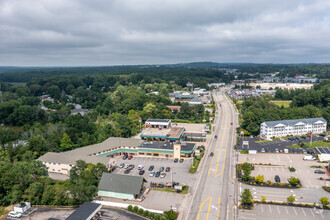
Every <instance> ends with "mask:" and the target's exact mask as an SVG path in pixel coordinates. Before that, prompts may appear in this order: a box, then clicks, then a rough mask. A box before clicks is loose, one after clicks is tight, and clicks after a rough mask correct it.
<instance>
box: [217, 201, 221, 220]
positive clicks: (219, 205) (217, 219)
mask: <svg viewBox="0 0 330 220" xmlns="http://www.w3.org/2000/svg"><path fill="white" fill-rule="evenodd" d="M220 201H221V198H220V197H219V203H218V216H217V220H218V219H219V216H220Z"/></svg>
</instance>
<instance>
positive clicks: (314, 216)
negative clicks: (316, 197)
mask: <svg viewBox="0 0 330 220" xmlns="http://www.w3.org/2000/svg"><path fill="white" fill-rule="evenodd" d="M309 210H310V211H311V213H312V216H313V218H314V217H315V215H314V212H313V209H309Z"/></svg>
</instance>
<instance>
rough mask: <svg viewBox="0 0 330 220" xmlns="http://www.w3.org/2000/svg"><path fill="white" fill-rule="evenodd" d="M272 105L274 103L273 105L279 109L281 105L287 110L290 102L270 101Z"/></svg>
mask: <svg viewBox="0 0 330 220" xmlns="http://www.w3.org/2000/svg"><path fill="white" fill-rule="evenodd" d="M270 102H272V103H274V104H275V105H277V106H279V107H281V106H282V105H283V107H284V108H289V107H290V103H291V102H292V101H290V100H289V101H270Z"/></svg>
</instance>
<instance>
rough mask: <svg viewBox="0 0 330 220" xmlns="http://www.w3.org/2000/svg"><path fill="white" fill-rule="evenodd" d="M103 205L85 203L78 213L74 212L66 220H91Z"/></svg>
mask: <svg viewBox="0 0 330 220" xmlns="http://www.w3.org/2000/svg"><path fill="white" fill-rule="evenodd" d="M101 207H102V205H101V204H98V203H93V202H84V203H83V204H82V205H81V206H80V207H79V208H78V209H77V210H76V211H74V212H73V213H72V214H71V215H69V217H67V218H66V220H82V219H91V218H90V217H91V216H92V215H95V214H96V213H97V212H98V211H99V210H100V209H101Z"/></svg>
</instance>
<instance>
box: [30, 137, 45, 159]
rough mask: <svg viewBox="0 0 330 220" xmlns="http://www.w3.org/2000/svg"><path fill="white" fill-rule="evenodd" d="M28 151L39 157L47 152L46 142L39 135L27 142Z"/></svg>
mask: <svg viewBox="0 0 330 220" xmlns="http://www.w3.org/2000/svg"><path fill="white" fill-rule="evenodd" d="M28 149H29V150H31V151H32V152H35V153H36V154H37V155H40V154H41V153H43V152H45V151H46V150H47V145H46V140H45V139H44V138H43V137H42V136H40V135H37V136H33V137H31V138H30V140H29V144H28Z"/></svg>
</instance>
